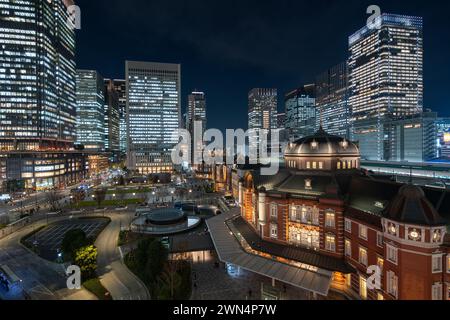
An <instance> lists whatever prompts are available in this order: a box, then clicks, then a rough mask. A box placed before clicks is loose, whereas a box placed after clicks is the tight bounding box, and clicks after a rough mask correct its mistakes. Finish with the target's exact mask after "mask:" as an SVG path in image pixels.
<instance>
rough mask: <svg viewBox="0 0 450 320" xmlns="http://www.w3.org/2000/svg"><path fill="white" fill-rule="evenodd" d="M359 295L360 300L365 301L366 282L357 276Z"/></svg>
mask: <svg viewBox="0 0 450 320" xmlns="http://www.w3.org/2000/svg"><path fill="white" fill-rule="evenodd" d="M359 295H360V296H361V298H362V299H364V300H366V299H367V280H366V278H364V277H362V276H359Z"/></svg>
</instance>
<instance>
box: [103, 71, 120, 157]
mask: <svg viewBox="0 0 450 320" xmlns="http://www.w3.org/2000/svg"><path fill="white" fill-rule="evenodd" d="M104 96H105V107H104V115H105V120H104V121H105V138H104V139H105V150H106V151H109V152H111V158H112V160H118V158H119V152H120V110H119V94H118V92H117V91H116V86H115V85H114V81H113V80H110V79H105V93H104Z"/></svg>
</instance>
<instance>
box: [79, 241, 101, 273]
mask: <svg viewBox="0 0 450 320" xmlns="http://www.w3.org/2000/svg"><path fill="white" fill-rule="evenodd" d="M75 264H76V265H77V266H78V267H80V270H81V276H82V278H83V281H86V280H89V279H92V278H95V276H96V271H97V248H96V247H94V246H93V245H90V246H86V247H82V248H80V249H78V250H77V251H76V254H75Z"/></svg>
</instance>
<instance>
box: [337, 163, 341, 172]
mask: <svg viewBox="0 0 450 320" xmlns="http://www.w3.org/2000/svg"><path fill="white" fill-rule="evenodd" d="M337 168H338V170H341V162H340V161H338V163H337Z"/></svg>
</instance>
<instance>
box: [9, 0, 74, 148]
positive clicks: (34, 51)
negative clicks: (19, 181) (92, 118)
mask: <svg viewBox="0 0 450 320" xmlns="http://www.w3.org/2000/svg"><path fill="white" fill-rule="evenodd" d="M66 10H67V9H66V6H65V5H64V3H63V2H62V1H53V2H49V1H43V0H42V1H36V0H28V1H27V0H24V1H20V2H17V1H14V2H13V1H1V2H0V29H1V32H0V43H1V44H2V46H1V51H0V103H1V106H0V107H1V108H0V119H1V121H0V149H1V150H45V149H59V148H61V149H67V148H70V146H71V144H72V143H73V141H74V139H75V107H76V102H75V35H74V31H73V30H71V29H70V28H69V27H68V26H67V25H66V21H67V12H66Z"/></svg>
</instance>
